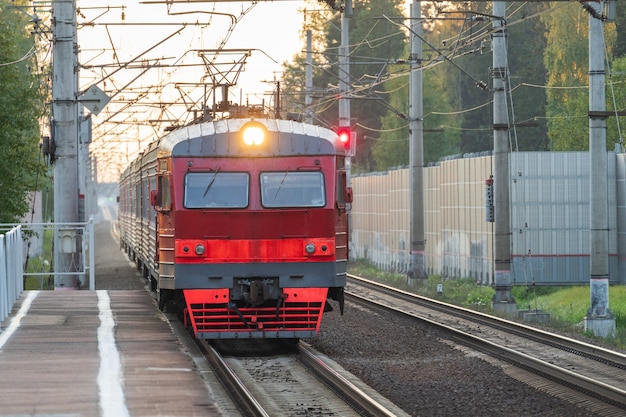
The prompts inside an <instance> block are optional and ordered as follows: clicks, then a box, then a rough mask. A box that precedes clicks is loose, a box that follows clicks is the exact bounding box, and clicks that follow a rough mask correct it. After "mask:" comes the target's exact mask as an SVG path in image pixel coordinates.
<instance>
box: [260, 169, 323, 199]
mask: <svg viewBox="0 0 626 417" xmlns="http://www.w3.org/2000/svg"><path fill="white" fill-rule="evenodd" d="M260 179H261V204H262V205H263V207H268V208H276V207H324V206H325V205H326V196H325V193H324V174H322V172H319V171H314V172H303V171H285V172H263V173H261V177H260Z"/></svg>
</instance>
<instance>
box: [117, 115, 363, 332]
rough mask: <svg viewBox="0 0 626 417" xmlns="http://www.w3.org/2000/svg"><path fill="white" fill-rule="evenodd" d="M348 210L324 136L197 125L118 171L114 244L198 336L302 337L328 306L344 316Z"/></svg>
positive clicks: (308, 128)
mask: <svg viewBox="0 0 626 417" xmlns="http://www.w3.org/2000/svg"><path fill="white" fill-rule="evenodd" d="M248 134H253V135H252V136H246V135H248ZM350 201H351V192H350V190H349V188H348V187H347V185H346V170H345V150H344V148H343V146H342V144H341V143H339V142H338V137H337V135H336V134H335V133H334V132H332V131H331V130H328V129H325V128H321V127H318V126H313V125H308V124H303V123H297V122H292V121H286V120H276V119H254V120H253V119H226V120H220V121H213V122H205V123H201V124H196V125H190V126H187V127H184V128H180V129H178V130H174V131H172V132H170V133H169V134H167V135H166V136H165V137H163V138H161V139H160V140H158V141H156V142H154V143H152V144H151V145H150V146H149V147H148V148H147V149H146V150H145V151H144V152H143V153H142V154H141V155H140V156H139V157H138V158H137V159H136V160H135V161H134V162H133V163H132V164H131V165H130V166H129V167H128V168H127V169H126V170H125V171H124V173H123V174H122V176H121V179H120V207H119V222H120V244H121V246H122V248H123V249H124V250H125V251H126V252H127V253H128V255H129V256H130V257H131V259H133V260H134V261H135V262H136V263H137V265H138V267H139V268H141V270H142V271H143V272H144V275H145V276H146V278H148V279H149V280H150V283H151V288H152V289H153V290H155V291H156V292H157V294H158V299H159V307H160V308H161V309H163V310H166V311H172V310H176V311H178V312H179V313H181V314H182V315H183V316H184V318H185V320H188V324H189V325H191V326H192V327H193V330H194V333H195V335H196V337H198V338H203V339H218V338H296V339H297V338H306V337H311V336H314V335H315V334H317V331H318V330H319V326H320V323H321V318H322V314H323V312H324V311H325V309H328V307H329V304H328V302H327V298H330V299H334V300H337V301H339V305H340V307H341V310H342V311H343V288H344V286H345V279H346V278H345V276H346V265H347V260H348V225H347V210H346V205H347V203H349V202H350ZM331 309H332V308H331Z"/></svg>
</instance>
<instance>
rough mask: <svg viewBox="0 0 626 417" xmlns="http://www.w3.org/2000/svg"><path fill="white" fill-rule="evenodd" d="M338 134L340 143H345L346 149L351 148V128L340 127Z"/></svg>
mask: <svg viewBox="0 0 626 417" xmlns="http://www.w3.org/2000/svg"><path fill="white" fill-rule="evenodd" d="M337 135H338V136H339V143H341V144H343V147H344V148H345V149H350V142H351V140H352V132H351V131H350V128H349V127H342V128H339V130H338V131H337Z"/></svg>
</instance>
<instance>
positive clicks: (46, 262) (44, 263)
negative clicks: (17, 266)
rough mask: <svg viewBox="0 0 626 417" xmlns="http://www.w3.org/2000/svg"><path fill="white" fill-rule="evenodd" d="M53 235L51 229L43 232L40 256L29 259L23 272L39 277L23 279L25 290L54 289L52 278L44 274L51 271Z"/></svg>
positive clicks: (32, 276)
mask: <svg viewBox="0 0 626 417" xmlns="http://www.w3.org/2000/svg"><path fill="white" fill-rule="evenodd" d="M53 235H54V231H53V230H52V229H45V230H43V247H42V252H41V254H39V255H37V256H34V257H29V259H28V262H27V263H26V269H25V271H24V272H29V273H37V274H39V275H29V276H26V277H25V278H24V289H25V290H50V289H53V288H54V277H53V276H52V275H47V274H46V273H47V272H50V271H51V268H50V267H51V265H50V264H51V262H52V240H53Z"/></svg>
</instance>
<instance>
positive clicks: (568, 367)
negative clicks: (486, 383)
mask: <svg viewBox="0 0 626 417" xmlns="http://www.w3.org/2000/svg"><path fill="white" fill-rule="evenodd" d="M346 296H347V297H349V298H347V300H349V301H352V302H357V303H361V304H366V305H367V306H368V307H369V308H376V309H385V310H392V311H395V312H397V313H400V314H406V315H410V316H413V317H415V318H418V319H419V320H422V321H425V322H428V323H430V324H433V325H435V326H437V327H439V328H443V329H445V330H446V331H447V332H448V333H449V334H450V339H451V340H452V341H454V342H457V343H459V344H461V345H464V346H468V347H470V348H472V349H474V350H478V351H480V352H484V353H486V354H488V355H489V356H491V357H495V358H497V359H500V360H502V361H506V362H508V363H510V364H513V365H514V366H515V367H518V368H519V369H522V370H525V371H529V372H532V373H533V374H534V375H535V376H534V377H531V378H534V382H532V383H533V385H535V386H538V385H541V386H542V389H544V390H546V391H549V392H550V393H551V394H553V395H556V396H559V397H561V398H564V399H567V400H568V401H571V402H574V403H584V405H585V407H586V408H591V409H593V410H594V411H596V412H598V413H600V414H601V415H606V416H618V415H620V416H621V415H624V413H625V410H626V372H624V370H625V369H626V355H624V354H621V353H619V352H613V351H610V350H607V349H603V348H601V347H598V346H593V345H590V344H587V343H583V342H580V341H577V340H574V339H570V338H566V337H562V336H559V335H555V334H552V333H548V332H545V331H542V330H539V329H536V328H533V327H530V326H525V325H523V324H519V323H514V322H511V321H508V320H503V319H500V318H497V317H493V316H488V315H485V314H482V313H479V312H475V311H472V310H468V309H464V308H461V307H457V306H453V305H449V304H446V303H441V302H438V301H436V300H431V299H428V298H425V297H420V296H417V295H414V294H410V293H407V292H404V291H400V290H397V289H394V288H391V287H388V286H384V285H381V284H378V283H375V282H372V281H368V280H364V279H362V278H359V277H356V276H349V281H348V285H347V286H346ZM520 373H521V372H520ZM537 376H538V377H537ZM523 378H524V377H523V376H521V379H523ZM541 380H543V381H541ZM546 380H547V381H546Z"/></svg>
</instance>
